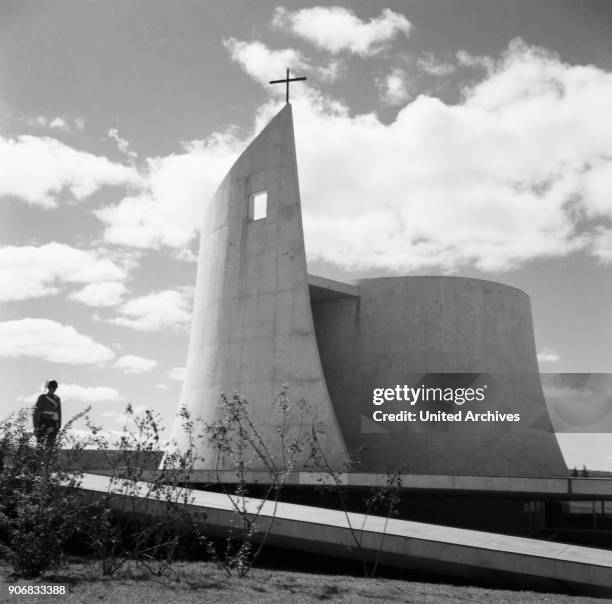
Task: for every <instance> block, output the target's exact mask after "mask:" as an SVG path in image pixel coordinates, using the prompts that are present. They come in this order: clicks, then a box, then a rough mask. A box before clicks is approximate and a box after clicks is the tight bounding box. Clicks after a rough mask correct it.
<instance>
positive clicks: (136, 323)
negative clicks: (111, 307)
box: [110, 290, 191, 331]
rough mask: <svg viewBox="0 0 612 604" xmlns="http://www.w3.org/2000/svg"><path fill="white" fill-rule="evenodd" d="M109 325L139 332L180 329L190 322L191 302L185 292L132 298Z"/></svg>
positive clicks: (166, 291)
mask: <svg viewBox="0 0 612 604" xmlns="http://www.w3.org/2000/svg"><path fill="white" fill-rule="evenodd" d="M118 311H119V313H120V314H121V315H122V316H121V317H117V318H115V319H111V320H110V322H111V323H116V324H117V325H122V326H124V327H130V328H132V329H137V330H139V331H159V330H162V329H174V330H177V329H182V328H184V327H185V326H186V325H188V324H189V322H190V321H191V301H190V300H189V296H188V295H187V294H186V293H185V292H179V291H175V290H165V291H160V292H153V293H151V294H148V295H146V296H141V297H139V298H133V299H132V300H128V301H127V302H126V303H125V304H123V305H122V306H120V307H119V309H118Z"/></svg>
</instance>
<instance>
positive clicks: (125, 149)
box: [108, 128, 138, 161]
mask: <svg viewBox="0 0 612 604" xmlns="http://www.w3.org/2000/svg"><path fill="white" fill-rule="evenodd" d="M108 136H109V138H110V139H112V140H113V141H115V143H116V145H117V149H119V151H121V153H123V154H124V155H125V156H126V157H127V158H128V159H130V160H131V161H134V160H136V159H137V158H138V154H137V153H136V152H134V151H132V150H130V143H129V142H128V141H127V140H126V139H124V138H121V137H120V136H119V130H117V128H111V129H110V130H109V131H108Z"/></svg>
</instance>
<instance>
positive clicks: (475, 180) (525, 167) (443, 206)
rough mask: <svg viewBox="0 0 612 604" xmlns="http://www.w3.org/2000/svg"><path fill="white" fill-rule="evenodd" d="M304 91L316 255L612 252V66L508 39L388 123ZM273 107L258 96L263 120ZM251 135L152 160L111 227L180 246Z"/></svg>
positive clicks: (440, 259)
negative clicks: (454, 95)
mask: <svg viewBox="0 0 612 604" xmlns="http://www.w3.org/2000/svg"><path fill="white" fill-rule="evenodd" d="M266 77H268V76H266ZM398 90H399V93H401V89H398ZM302 91H303V92H301V93H300V94H296V95H295V97H294V98H293V105H294V120H295V128H296V143H297V145H298V147H297V151H298V161H299V165H300V177H301V182H300V189H301V192H302V200H303V211H304V228H305V234H306V244H307V248H308V254H309V258H310V259H323V260H327V261H329V262H333V263H335V264H339V265H341V266H343V267H345V268H349V269H352V268H383V269H388V270H393V271H400V272H406V271H411V270H415V269H421V268H429V267H436V268H441V269H443V270H446V271H453V270H458V269H459V268H461V267H464V266H475V267H477V268H480V269H482V270H485V271H486V270H495V271H499V270H507V269H509V268H512V267H514V266H517V265H520V264H521V263H524V262H527V261H529V260H532V259H534V258H545V257H560V256H564V255H567V254H568V253H570V252H572V251H574V250H577V249H584V250H590V251H591V253H592V254H594V255H596V256H597V257H599V258H600V259H601V260H602V261H610V260H612V258H611V256H612V252H611V251H610V250H611V245H612V236H611V235H609V234H608V231H609V228H608V227H607V226H606V224H607V222H606V221H607V220H609V217H610V212H611V210H610V207H611V204H609V203H608V202H607V199H608V197H607V190H609V189H608V187H607V183H608V182H610V179H611V178H612V176H611V171H612V168H611V166H612V160H611V159H610V158H612V121H611V120H610V119H609V108H610V107H611V106H612V74H610V73H607V72H605V71H603V70H601V69H598V68H596V67H592V66H587V67H584V66H570V65H567V64H564V63H562V62H561V61H560V60H559V59H558V58H557V57H555V56H552V55H548V54H546V53H545V52H543V51H542V50H538V49H534V48H530V47H527V46H526V45H524V44H522V43H520V42H515V43H513V44H512V45H511V47H510V48H509V50H508V52H507V53H506V54H505V55H504V56H503V57H502V59H501V60H500V61H498V63H497V64H496V65H495V66H494V68H492V69H491V70H490V71H488V72H487V73H486V74H484V75H483V79H482V81H480V82H478V83H476V84H475V85H473V86H472V87H471V88H469V89H467V90H466V91H465V93H464V98H463V99H462V101H461V102H459V103H457V104H453V105H447V104H445V103H444V102H443V101H441V100H440V99H437V98H433V97H430V96H426V95H421V96H419V97H418V98H417V99H415V100H414V101H412V102H409V103H407V104H406V105H405V106H404V107H402V109H401V110H400V111H399V112H398V114H397V116H396V118H395V120H394V121H392V122H391V123H383V122H382V121H381V120H380V119H379V118H378V116H377V115H376V114H374V113H370V114H362V115H352V114H351V113H350V111H349V109H348V108H347V107H346V106H344V105H343V104H342V103H340V102H338V101H336V100H334V99H330V98H329V97H325V96H323V95H322V94H320V93H317V92H316V91H315V90H314V89H313V88H312V87H306V86H305V87H303V88H302ZM276 110H278V105H277V104H275V103H272V102H270V103H267V104H266V105H264V106H263V107H262V108H261V109H260V111H259V112H258V115H257V120H256V127H261V126H263V125H264V123H265V119H266V118H269V117H270V116H271V115H272V114H273V113H274V111H276ZM249 138H250V135H249V137H245V138H243V139H242V140H241V139H239V138H238V137H237V136H235V135H234V136H230V135H228V134H227V133H226V134H219V135H216V136H212V137H210V138H209V139H208V140H207V141H205V142H204V143H196V144H193V145H191V146H190V147H186V149H185V153H184V154H182V155H172V156H169V157H166V158H157V159H155V160H151V163H150V166H149V177H148V178H149V190H148V192H147V194H146V195H143V196H141V197H139V198H126V199H124V200H123V201H122V202H121V203H120V204H119V205H118V206H115V207H109V208H106V209H105V210H104V211H103V212H102V213H101V214H100V216H101V218H102V219H103V220H105V221H106V222H107V231H106V236H107V238H109V239H110V240H111V241H115V242H120V243H126V244H130V245H137V246H142V247H159V246H161V245H166V246H170V247H173V248H176V249H180V248H181V247H184V246H185V245H186V243H187V242H189V240H190V239H191V237H192V236H193V235H194V233H195V227H194V225H197V224H199V223H200V220H201V215H202V214H201V212H202V207H203V205H204V204H203V201H204V203H205V200H207V199H210V198H211V196H212V195H213V193H214V191H215V189H216V188H217V186H218V185H219V183H220V182H221V180H222V178H223V176H224V174H225V172H226V170H227V168H228V167H229V166H230V165H231V163H232V162H233V161H234V160H235V159H236V157H237V156H238V155H239V154H240V152H241V151H242V150H243V149H244V146H245V145H246V144H247V142H248V140H249ZM584 218H586V219H588V220H584ZM598 221H599V222H598Z"/></svg>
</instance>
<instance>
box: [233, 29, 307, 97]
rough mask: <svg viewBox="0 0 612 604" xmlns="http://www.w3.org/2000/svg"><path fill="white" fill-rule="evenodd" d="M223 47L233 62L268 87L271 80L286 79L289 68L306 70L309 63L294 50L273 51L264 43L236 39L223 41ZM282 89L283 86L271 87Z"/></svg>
mask: <svg viewBox="0 0 612 604" xmlns="http://www.w3.org/2000/svg"><path fill="white" fill-rule="evenodd" d="M223 46H225V48H226V49H227V50H228V51H229V53H230V56H231V58H232V60H233V61H236V62H237V63H238V64H239V65H240V66H241V67H242V68H243V69H244V71H245V72H246V73H248V74H249V75H250V76H251V77H252V78H253V79H254V80H256V81H258V82H259V83H260V84H264V85H266V86H267V85H268V82H269V81H270V80H279V79H282V78H284V77H285V70H286V69H287V68H289V69H292V70H295V69H304V68H306V67H308V61H307V60H306V59H305V58H304V56H303V55H302V54H301V53H300V52H299V51H297V50H294V49H293V48H285V49H283V50H271V49H270V48H268V47H267V46H266V45H265V44H263V43H262V42H257V41H255V42H243V41H241V40H237V39H236V38H227V39H224V40H223ZM273 88H274V89H275V90H276V89H280V88H282V87H281V86H276V87H272V86H271V87H270V89H271V90H272V89H273Z"/></svg>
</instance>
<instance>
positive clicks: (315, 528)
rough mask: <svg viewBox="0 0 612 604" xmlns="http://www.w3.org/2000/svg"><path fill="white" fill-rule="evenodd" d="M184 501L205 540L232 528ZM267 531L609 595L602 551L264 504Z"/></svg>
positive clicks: (228, 517)
mask: <svg viewBox="0 0 612 604" xmlns="http://www.w3.org/2000/svg"><path fill="white" fill-rule="evenodd" d="M109 484H110V478H108V477H106V476H98V475H93V474H85V475H84V476H83V480H82V483H81V489H82V490H84V491H86V492H88V493H90V494H91V495H92V496H96V495H100V494H102V493H107V492H108V489H109ZM147 486H148V485H147V483H140V484H139V485H138V489H137V490H136V493H137V494H138V493H143V494H144V493H146V492H147V491H148V488H147ZM190 494H191V495H192V496H193V503H192V504H191V506H190V507H193V508H194V509H195V510H198V511H201V512H202V511H203V512H205V513H206V522H205V527H204V528H205V530H206V531H207V533H208V534H210V535H214V536H225V535H226V534H227V530H228V528H229V527H230V526H231V524H232V523H233V524H234V525H235V524H236V515H235V512H234V507H233V505H232V502H231V501H230V499H229V497H228V496H227V495H224V494H222V493H213V492H209V491H196V490H192V491H190ZM125 499H130V500H131V501H130V506H129V507H130V509H136V510H138V507H139V502H140V503H142V504H145V503H146V504H147V509H148V511H149V513H151V510H152V509H154V508H155V505H153V506H152V505H151V500H147V501H145V498H144V497H140V498H139V497H138V495H134V496H131V497H129V498H128V497H126V496H118V497H117V498H116V499H115V503H114V505H116V506H117V507H119V506H121V505H123V504H124V503H125V501H122V500H125ZM260 504H261V500H257V499H250V500H248V506H249V509H251V510H252V511H253V512H255V511H256V510H257V508H258V506H259V505H260ZM143 507H144V505H143ZM153 513H154V511H153ZM268 530H269V534H268V537H267V541H266V542H267V543H268V544H270V545H275V546H278V547H285V548H289V549H295V550H304V551H310V552H315V553H320V554H325V555H331V556H337V557H339V558H350V559H366V560H370V561H373V560H375V559H376V558H377V556H378V557H379V562H380V563H381V564H387V565H392V566H396V567H400V568H406V569H414V570H422V571H425V572H428V573H440V574H443V575H452V576H459V577H462V578H467V579H473V580H478V581H484V582H487V583H493V584H499V585H509V584H510V585H513V586H515V587H519V588H522V589H529V588H544V589H549V590H568V589H570V590H577V591H580V592H581V593H587V594H591V595H599V596H612V551H608V550H603V549H595V548H588V547H580V546H574V545H567V544H563V543H555V542H550V541H541V540H537V539H526V538H522V537H513V536H509V535H501V534H496V533H488V532H483V531H473V530H466V529H458V528H453V527H447V526H440V525H435V524H426V523H423V522H411V521H408V520H397V519H386V518H382V517H378V516H365V515H363V514H354V513H349V514H345V513H344V512H342V511H339V510H332V509H324V508H316V507H311V506H304V505H295V504H290V503H282V502H281V503H277V504H276V505H275V504H274V502H265V503H264V504H263V507H262V509H261V511H260V516H259V526H258V533H257V535H256V536H255V540H257V538H258V537H261V535H263V534H264V533H266V532H268ZM357 541H358V542H359V545H358V543H357Z"/></svg>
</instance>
